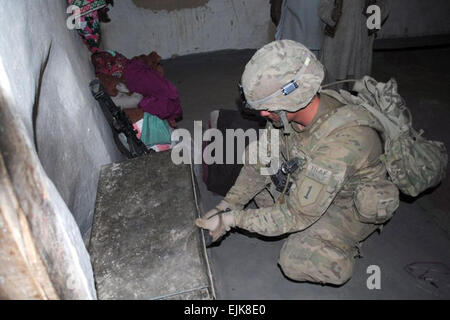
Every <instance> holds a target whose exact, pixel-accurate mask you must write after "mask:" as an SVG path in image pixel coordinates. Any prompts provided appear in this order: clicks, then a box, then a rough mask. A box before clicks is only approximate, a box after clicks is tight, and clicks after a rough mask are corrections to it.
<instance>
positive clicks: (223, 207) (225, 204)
mask: <svg viewBox="0 0 450 320" xmlns="http://www.w3.org/2000/svg"><path fill="white" fill-rule="evenodd" d="M227 209H233V206H232V205H231V204H229V203H228V202H226V201H225V200H222V201H221V202H220V203H219V204H218V205H217V206H216V207H215V208H214V209H212V210H209V211H208V212H207V213H205V215H204V216H203V217H202V219H208V218H210V217H212V216H213V215H215V214H216V213H217V212H220V211H225V210H227Z"/></svg>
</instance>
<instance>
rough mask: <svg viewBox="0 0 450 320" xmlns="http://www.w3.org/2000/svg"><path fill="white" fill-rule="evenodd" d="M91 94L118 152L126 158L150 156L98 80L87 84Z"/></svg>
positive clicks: (125, 116) (124, 115) (123, 114)
mask: <svg viewBox="0 0 450 320" xmlns="http://www.w3.org/2000/svg"><path fill="white" fill-rule="evenodd" d="M89 88H90V89H91V93H92V95H93V96H94V98H95V100H97V101H98V103H99V104H100V107H101V109H102V111H103V114H104V116H105V118H106V120H107V121H108V123H109V125H110V127H111V129H112V131H113V136H114V141H115V142H116V145H117V147H118V149H119V151H120V152H121V153H122V154H124V155H125V156H126V157H127V158H129V159H131V158H137V157H140V156H143V155H147V154H150V153H151V151H150V150H149V149H148V148H147V146H146V145H145V144H144V143H143V142H142V141H141V140H140V139H138V137H137V132H136V130H134V128H133V125H132V124H131V122H130V120H129V119H128V117H127V115H126V114H125V113H124V112H123V110H122V109H121V108H119V107H118V106H116V105H115V103H114V102H113V101H112V100H111V97H110V96H109V95H108V94H107V93H106V92H105V89H104V88H103V86H102V84H101V83H100V80H99V79H95V80H93V81H92V82H91V83H90V84H89Z"/></svg>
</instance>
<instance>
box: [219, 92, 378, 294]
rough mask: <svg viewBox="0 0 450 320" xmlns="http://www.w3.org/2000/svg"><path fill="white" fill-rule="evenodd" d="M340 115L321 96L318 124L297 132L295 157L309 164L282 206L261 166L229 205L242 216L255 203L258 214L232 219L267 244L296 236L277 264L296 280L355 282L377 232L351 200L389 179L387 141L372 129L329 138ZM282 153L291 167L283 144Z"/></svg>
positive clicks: (247, 169) (244, 176) (249, 170)
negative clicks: (358, 261)
mask: <svg viewBox="0 0 450 320" xmlns="http://www.w3.org/2000/svg"><path fill="white" fill-rule="evenodd" d="M340 109H341V103H340V102H338V101H337V100H336V99H334V98H332V97H331V96H329V95H327V94H322V95H321V96H320V106H319V110H318V113H317V114H316V116H315V117H314V119H313V121H312V123H311V124H310V125H308V126H307V127H306V128H305V129H304V130H303V131H299V129H298V128H296V127H295V126H296V125H295V124H293V125H292V127H293V128H294V129H295V131H294V132H293V134H291V135H290V136H288V139H289V140H288V141H289V149H290V157H291V158H293V157H304V158H306V159H307V163H306V165H305V166H304V168H303V169H302V170H299V171H298V172H297V173H296V174H294V175H293V177H292V179H291V180H292V181H293V186H292V188H291V190H290V192H289V195H286V196H285V198H284V201H277V198H278V196H279V195H280V194H279V193H278V192H276V191H274V188H273V186H272V184H271V179H270V176H264V175H261V174H260V169H261V168H262V167H264V164H262V163H259V164H257V165H249V164H247V165H245V166H244V167H243V169H242V171H241V173H240V175H239V177H238V179H237V181H236V183H235V185H234V186H233V187H232V188H231V190H230V191H229V193H228V194H227V196H226V197H225V201H227V202H228V203H230V204H233V205H234V207H235V208H239V209H242V208H243V207H244V206H245V205H246V204H247V203H248V202H249V201H250V200H251V199H253V198H255V201H256V202H257V204H258V206H259V209H247V210H235V211H233V215H234V218H235V226H236V227H239V228H242V229H245V230H248V231H251V232H256V233H258V234H261V235H265V236H278V235H282V234H287V233H289V234H290V236H289V237H288V239H287V240H286V242H285V244H284V246H283V248H282V250H281V253H280V259H279V264H280V266H281V268H282V270H283V272H284V273H285V275H286V276H287V277H289V278H291V279H293V280H297V281H311V282H318V283H323V284H324V283H329V284H336V285H340V284H343V283H345V282H346V281H347V280H348V279H349V278H350V277H351V275H352V272H353V265H354V262H355V257H356V256H357V255H358V253H359V246H360V243H361V241H363V240H364V239H365V238H367V237H368V236H369V235H370V234H371V233H372V232H373V231H375V230H376V229H377V228H378V227H379V226H378V225H376V224H370V223H362V222H360V219H359V218H358V214H357V211H356V207H355V204H354V200H353V199H354V191H355V189H356V188H357V187H358V186H360V185H361V184H364V183H369V182H371V181H384V180H385V179H386V177H387V173H386V169H385V167H384V165H383V163H382V162H381V161H380V155H381V154H382V152H383V149H382V145H381V140H380V138H379V136H378V134H377V132H376V131H375V130H373V129H372V128H370V127H367V126H358V125H355V126H350V127H345V128H341V129H337V130H335V131H333V132H332V133H330V134H328V133H329V132H327V126H328V125H329V122H327V119H329V118H330V117H331V116H332V115H335V113H336V112H338V110H340ZM324 133H326V134H324ZM246 152H247V157H246V159H248V152H249V150H248V149H247V150H246ZM280 153H281V154H280V157H281V159H286V155H287V153H286V145H285V144H284V143H283V142H282V143H281V145H280Z"/></svg>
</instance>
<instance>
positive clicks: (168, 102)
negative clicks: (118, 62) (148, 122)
mask: <svg viewBox="0 0 450 320" xmlns="http://www.w3.org/2000/svg"><path fill="white" fill-rule="evenodd" d="M123 76H124V79H125V81H126V85H127V87H128V89H129V90H130V91H131V92H137V93H140V94H142V95H143V96H144V99H142V101H141V102H140V104H139V107H141V108H142V109H143V110H144V111H145V112H148V113H150V114H152V115H155V116H157V117H159V118H161V119H169V120H174V119H177V118H180V117H181V116H182V115H183V110H182V108H181V104H180V98H179V94H178V90H177V88H176V87H175V86H174V85H173V84H172V83H170V82H169V81H168V80H167V79H165V78H164V77H163V76H162V75H161V74H160V73H159V72H157V71H155V70H152V68H151V67H150V66H149V65H148V64H145V63H144V62H143V61H141V60H140V59H138V58H135V59H132V60H130V61H129V62H128V63H127V64H126V66H125V70H124V73H123Z"/></svg>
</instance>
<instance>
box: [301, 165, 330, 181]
mask: <svg viewBox="0 0 450 320" xmlns="http://www.w3.org/2000/svg"><path fill="white" fill-rule="evenodd" d="M305 175H306V176H307V177H308V178H310V179H313V180H315V181H317V182H319V183H321V184H323V185H327V184H328V182H329V181H330V179H331V176H332V175H333V172H332V171H331V170H328V169H325V168H322V167H320V166H318V165H316V164H314V163H310V164H308V167H307V168H306V172H305Z"/></svg>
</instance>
